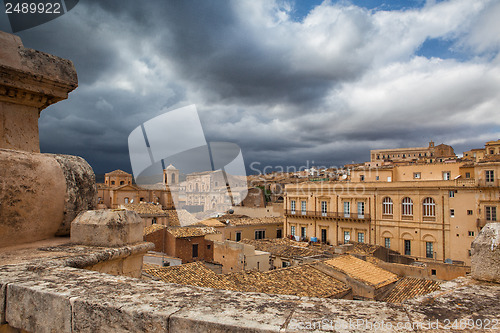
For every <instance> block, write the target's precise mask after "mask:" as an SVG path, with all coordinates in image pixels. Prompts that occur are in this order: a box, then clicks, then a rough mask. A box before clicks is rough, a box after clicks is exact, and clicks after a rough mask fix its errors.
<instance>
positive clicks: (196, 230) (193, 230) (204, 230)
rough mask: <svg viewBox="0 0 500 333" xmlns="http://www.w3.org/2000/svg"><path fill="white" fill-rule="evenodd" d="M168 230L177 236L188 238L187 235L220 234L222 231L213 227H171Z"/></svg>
mask: <svg viewBox="0 0 500 333" xmlns="http://www.w3.org/2000/svg"><path fill="white" fill-rule="evenodd" d="M168 232H169V233H171V234H172V235H173V236H174V237H175V238H186V237H200V236H205V235H210V234H219V233H220V231H217V230H216V229H215V228H212V227H195V226H192V227H191V226H190V227H169V228H168Z"/></svg>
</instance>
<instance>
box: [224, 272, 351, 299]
mask: <svg viewBox="0 0 500 333" xmlns="http://www.w3.org/2000/svg"><path fill="white" fill-rule="evenodd" d="M226 276H227V277H228V278H229V279H230V280H231V281H233V282H234V284H235V285H236V286H237V288H238V289H239V290H241V291H253V292H261V293H266V294H281V295H297V296H306V297H333V298H337V297H341V296H342V295H343V294H345V293H346V292H347V291H349V289H350V288H349V287H348V286H347V285H346V284H344V283H342V282H340V281H338V280H336V279H334V278H332V277H331V276H329V275H327V274H325V273H323V272H321V271H319V270H318V269H316V268H314V267H313V266H311V265H300V266H294V267H288V268H281V269H276V270H272V271H268V272H252V271H246V272H240V273H229V274H226Z"/></svg>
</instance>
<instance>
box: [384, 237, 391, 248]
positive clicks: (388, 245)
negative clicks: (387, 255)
mask: <svg viewBox="0 0 500 333" xmlns="http://www.w3.org/2000/svg"><path fill="white" fill-rule="evenodd" d="M385 247H386V248H388V249H390V248H391V239H390V238H385Z"/></svg>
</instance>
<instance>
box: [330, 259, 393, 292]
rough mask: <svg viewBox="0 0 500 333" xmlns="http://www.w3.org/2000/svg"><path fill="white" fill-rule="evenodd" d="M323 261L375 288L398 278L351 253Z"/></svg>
mask: <svg viewBox="0 0 500 333" xmlns="http://www.w3.org/2000/svg"><path fill="white" fill-rule="evenodd" d="M324 263H325V264H326V265H329V266H331V267H333V268H335V269H337V270H339V271H341V272H343V273H344V274H346V275H348V276H349V277H351V278H353V279H356V280H358V281H362V282H364V283H366V284H369V285H371V286H373V287H375V288H380V287H383V286H386V285H388V284H390V283H393V282H396V281H397V280H398V276H397V275H396V274H393V273H391V272H389V271H386V270H385V269H382V268H380V267H377V266H376V265H374V264H372V263H370V262H367V261H364V260H361V259H358V258H356V257H353V256H351V255H341V256H338V257H336V258H333V259H329V260H326V261H324Z"/></svg>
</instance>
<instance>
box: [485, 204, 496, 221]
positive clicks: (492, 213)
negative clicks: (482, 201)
mask: <svg viewBox="0 0 500 333" xmlns="http://www.w3.org/2000/svg"><path fill="white" fill-rule="evenodd" d="M485 208H486V221H496V220H497V208H496V207H495V206H486V207H485Z"/></svg>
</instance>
